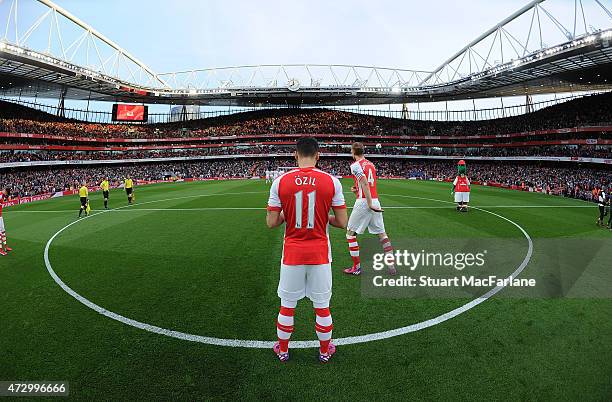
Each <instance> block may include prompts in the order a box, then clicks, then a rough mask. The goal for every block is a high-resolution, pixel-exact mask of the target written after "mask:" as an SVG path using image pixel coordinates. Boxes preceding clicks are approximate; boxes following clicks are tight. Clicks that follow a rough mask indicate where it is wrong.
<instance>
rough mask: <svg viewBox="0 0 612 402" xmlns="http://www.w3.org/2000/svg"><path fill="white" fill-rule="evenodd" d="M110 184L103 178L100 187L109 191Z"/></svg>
mask: <svg viewBox="0 0 612 402" xmlns="http://www.w3.org/2000/svg"><path fill="white" fill-rule="evenodd" d="M109 187H110V185H109V184H108V180H103V181H102V183H100V188H101V189H102V191H108V189H109Z"/></svg>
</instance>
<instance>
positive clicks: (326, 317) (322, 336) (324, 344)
mask: <svg viewBox="0 0 612 402" xmlns="http://www.w3.org/2000/svg"><path fill="white" fill-rule="evenodd" d="M315 314H316V316H317V317H316V323H315V330H316V332H317V337H318V338H319V344H320V348H319V350H320V352H321V353H327V352H328V348H329V342H330V341H331V338H332V329H334V324H333V322H332V317H331V313H330V311H329V307H326V308H315Z"/></svg>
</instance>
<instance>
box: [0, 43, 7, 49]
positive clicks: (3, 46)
mask: <svg viewBox="0 0 612 402" xmlns="http://www.w3.org/2000/svg"><path fill="white" fill-rule="evenodd" d="M5 47H6V43H4V42H0V50H4V48H5Z"/></svg>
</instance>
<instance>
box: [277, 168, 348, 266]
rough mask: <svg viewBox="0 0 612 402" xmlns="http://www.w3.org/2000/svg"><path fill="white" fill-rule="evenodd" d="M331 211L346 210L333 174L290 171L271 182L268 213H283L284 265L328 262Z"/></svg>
mask: <svg viewBox="0 0 612 402" xmlns="http://www.w3.org/2000/svg"><path fill="white" fill-rule="evenodd" d="M331 208H334V209H342V208H346V205H345V203H344V195H343V194H342V185H341V184H340V181H339V180H338V179H337V178H335V177H333V176H332V175H330V174H328V173H325V172H323V171H321V170H319V169H316V168H299V169H295V170H291V171H289V172H287V173H285V174H283V175H282V176H280V177H279V178H277V179H276V180H274V182H273V183H272V188H271V189H270V198H269V200H268V210H269V211H283V213H284V215H285V240H284V243H283V260H282V263H283V264H285V265H321V264H328V263H331V261H332V257H331V246H330V244H329V236H328V233H327V230H328V225H329V211H330V209H331Z"/></svg>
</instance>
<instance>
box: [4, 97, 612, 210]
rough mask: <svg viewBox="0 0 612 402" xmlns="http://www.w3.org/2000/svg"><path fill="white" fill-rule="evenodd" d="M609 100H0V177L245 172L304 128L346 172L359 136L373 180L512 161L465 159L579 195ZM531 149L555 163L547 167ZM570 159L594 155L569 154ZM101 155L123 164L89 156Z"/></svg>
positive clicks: (47, 180) (34, 184)
mask: <svg viewBox="0 0 612 402" xmlns="http://www.w3.org/2000/svg"><path fill="white" fill-rule="evenodd" d="M611 101H612V94H610V93H605V94H600V95H593V96H586V97H583V98H579V99H575V100H571V101H568V102H564V103H561V104H557V105H555V106H551V107H548V108H545V109H542V110H539V111H537V112H534V113H530V114H526V115H523V116H515V117H509V118H505V119H494V120H486V121H469V122H443V121H415V120H405V119H391V118H386V117H380V116H371V115H363V114H358V113H348V112H342V111H336V110H329V109H267V110H262V111H257V112H246V113H237V114H233V115H227V116H219V117H214V118H209V119H202V120H192V121H187V122H180V123H168V124H151V125H146V124H145V125H126V124H98V123H87V122H79V121H74V120H68V119H62V118H60V117H57V116H54V115H51V114H48V113H44V112H41V111H37V110H34V109H31V108H26V107H24V106H21V105H16V104H12V103H10V102H0V106H1V108H0V138H1V143H0V166H2V165H4V166H3V168H4V172H3V173H4V174H3V181H4V182H6V183H10V185H11V186H12V188H13V193H14V195H16V196H21V197H24V196H32V195H36V194H42V193H53V192H57V191H65V190H70V189H73V188H74V187H75V186H76V182H78V181H81V180H85V181H87V182H89V183H90V184H91V185H95V184H96V183H98V182H99V181H100V180H101V178H102V177H104V176H109V177H111V178H113V180H114V181H115V182H117V183H118V182H119V181H120V179H121V178H122V177H125V176H126V175H131V176H133V177H136V178H138V179H139V180H141V181H150V180H164V179H168V178H172V179H174V180H176V179H213V178H217V179H218V178H244V177H252V176H263V175H264V172H265V170H268V169H273V168H276V167H277V166H291V165H292V164H293V163H294V162H293V160H292V158H290V156H291V154H292V151H293V148H292V145H293V144H294V141H295V139H296V138H297V137H299V136H302V135H313V136H315V137H317V138H318V139H319V141H320V142H321V145H322V154H323V155H324V157H323V159H322V160H321V163H320V164H321V167H322V168H324V169H326V170H329V171H330V172H332V173H334V174H337V175H341V176H345V175H348V174H349V172H348V170H347V169H348V163H347V162H348V158H347V157H348V152H349V146H350V144H351V142H352V141H355V140H359V141H363V142H365V143H366V145H367V146H368V147H369V150H370V154H375V155H376V156H375V157H376V158H378V160H377V166H379V170H380V175H381V176H387V177H414V178H418V179H432V178H434V179H438V180H445V179H448V178H449V177H451V176H453V174H454V162H453V160H455V159H457V158H465V157H468V158H469V157H476V158H500V157H510V158H523V159H522V161H505V162H504V164H505V167H504V169H499V167H498V165H496V164H493V163H490V162H486V161H478V162H471V163H470V175H471V177H472V179H473V181H475V182H479V183H487V184H489V185H492V184H493V185H501V186H506V187H516V188H519V189H531V190H532V191H534V190H535V191H545V192H548V193H551V194H558V195H564V196H569V197H576V198H583V199H590V196H591V190H592V189H593V188H601V187H609V186H611V185H612V174H611V171H610V166H611V164H612V154H611V152H610V150H611V149H612V148H611V147H612V139H611V136H610V133H611V132H612V127H611V126H612V108H611V107H610V105H611V104H612V102H611ZM375 144H380V146H376V147H374V145H375ZM413 156H414V157H417V158H418V159H410V158H411V157H413ZM209 157H213V158H216V159H214V160H209V159H207V158H209ZM400 157H401V158H400ZM429 157H432V158H439V159H428V158H429ZM541 157H547V158H549V157H559V158H565V159H564V161H565V162H566V163H556V164H554V165H552V164H551V163H550V161H549V163H544V162H541V161H538V158H541ZM160 158H164V159H165V160H158V161H156V159H160ZM406 158H408V159H406ZM526 158H527V159H526ZM581 158H582V159H588V161H589V162H598V163H588V164H584V163H582V164H579V165H578V166H577V165H576V163H571V162H570V161H571V160H572V159H575V160H576V161H582V159H581ZM168 159H169V160H168ZM440 159H442V160H440ZM109 160H112V161H113V162H118V161H125V163H118V164H116V165H112V166H109V165H100V164H99V163H98V164H96V163H97V162H96V161H100V162H101V161H109ZM135 160H138V161H139V162H141V163H134V162H135ZM45 162H49V164H51V163H53V162H62V163H66V164H67V166H44V165H45ZM71 162H73V163H72V164H71ZM84 162H85V163H88V165H84V166H74V165H75V164H77V165H78V164H82V163H84ZM32 163H35V164H40V165H42V166H29V164H32Z"/></svg>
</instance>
